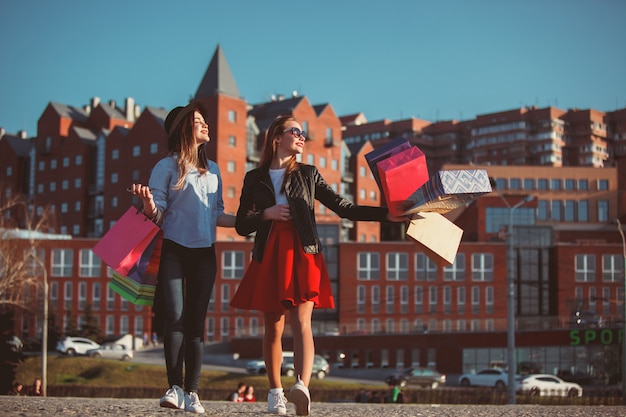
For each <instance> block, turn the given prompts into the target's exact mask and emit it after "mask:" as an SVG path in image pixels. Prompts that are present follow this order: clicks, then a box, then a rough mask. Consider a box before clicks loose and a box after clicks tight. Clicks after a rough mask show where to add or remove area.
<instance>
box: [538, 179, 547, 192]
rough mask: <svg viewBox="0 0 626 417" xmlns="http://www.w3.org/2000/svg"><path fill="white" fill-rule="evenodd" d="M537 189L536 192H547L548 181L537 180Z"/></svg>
mask: <svg viewBox="0 0 626 417" xmlns="http://www.w3.org/2000/svg"><path fill="white" fill-rule="evenodd" d="M537 189H538V190H547V189H548V180H547V179H546V178H539V179H538V180H537Z"/></svg>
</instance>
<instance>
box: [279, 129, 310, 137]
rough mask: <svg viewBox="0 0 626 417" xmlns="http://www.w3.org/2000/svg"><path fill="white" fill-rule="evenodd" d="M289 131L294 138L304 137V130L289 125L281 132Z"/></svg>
mask: <svg viewBox="0 0 626 417" xmlns="http://www.w3.org/2000/svg"><path fill="white" fill-rule="evenodd" d="M286 132H291V134H292V135H293V136H294V137H296V138H304V137H305V136H306V132H303V131H302V130H300V129H298V128H297V127H290V128H289V129H285V130H283V133H286Z"/></svg>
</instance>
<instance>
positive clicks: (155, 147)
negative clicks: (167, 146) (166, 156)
mask: <svg viewBox="0 0 626 417" xmlns="http://www.w3.org/2000/svg"><path fill="white" fill-rule="evenodd" d="M158 151H159V145H158V144H157V143H151V144H150V155H155V154H156V153H157V152H158Z"/></svg>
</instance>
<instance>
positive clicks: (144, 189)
mask: <svg viewBox="0 0 626 417" xmlns="http://www.w3.org/2000/svg"><path fill="white" fill-rule="evenodd" d="M127 190H128V192H129V193H131V194H133V195H136V196H137V197H139V198H141V201H142V202H143V213H144V214H145V215H146V216H148V217H150V218H151V219H154V217H155V216H156V215H157V208H156V204H155V203H154V197H153V196H152V192H151V191H150V187H148V186H147V185H142V184H132V185H131V186H130V187H128V188H127Z"/></svg>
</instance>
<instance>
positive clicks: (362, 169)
mask: <svg viewBox="0 0 626 417" xmlns="http://www.w3.org/2000/svg"><path fill="white" fill-rule="evenodd" d="M366 175H367V172H366V171H365V167H359V177H365V176H366Z"/></svg>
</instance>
